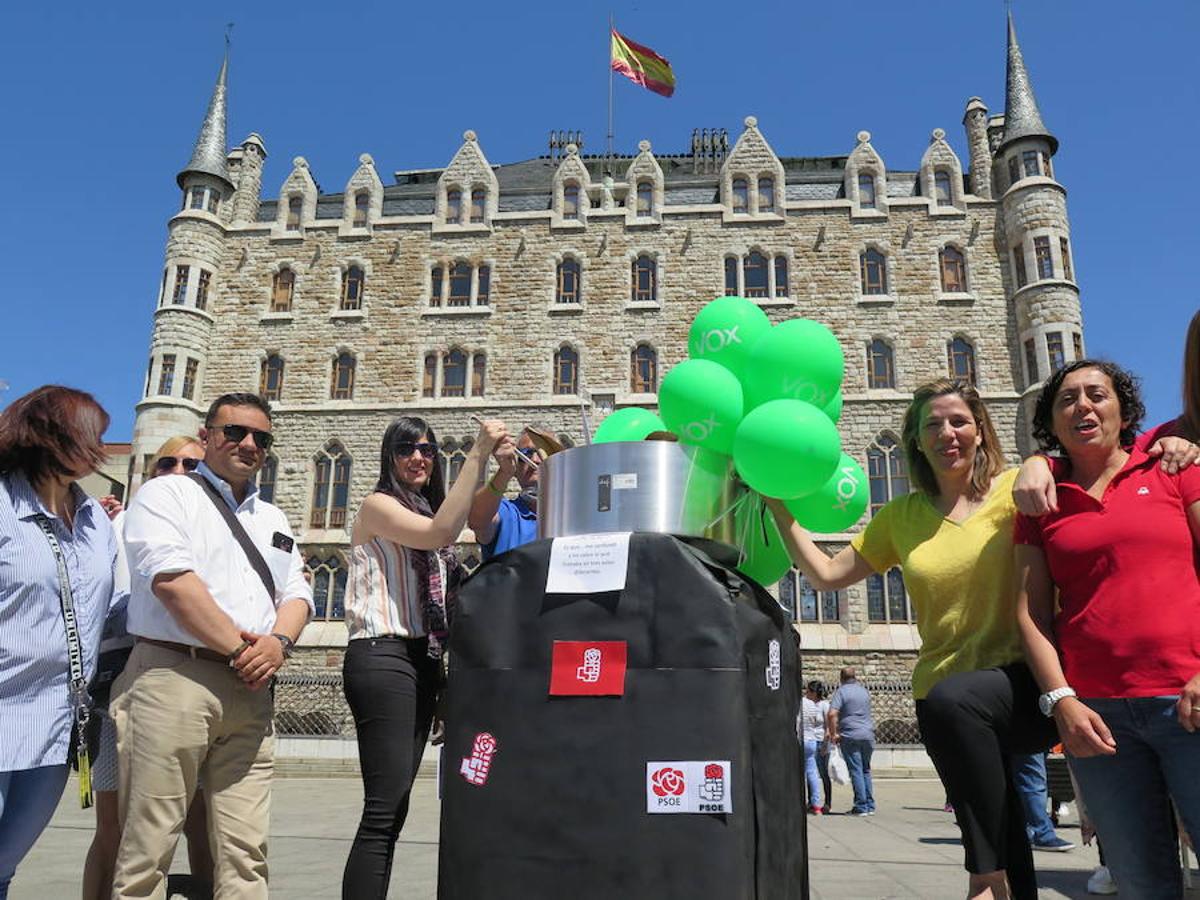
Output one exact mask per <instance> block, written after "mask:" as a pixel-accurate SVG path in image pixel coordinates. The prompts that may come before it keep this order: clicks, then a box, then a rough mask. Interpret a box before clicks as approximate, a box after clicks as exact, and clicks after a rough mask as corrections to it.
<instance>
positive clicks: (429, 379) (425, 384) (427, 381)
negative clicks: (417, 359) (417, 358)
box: [421, 353, 437, 397]
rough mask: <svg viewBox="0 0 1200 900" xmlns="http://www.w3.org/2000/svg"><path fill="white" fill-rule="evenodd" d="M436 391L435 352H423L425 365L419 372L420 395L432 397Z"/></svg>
mask: <svg viewBox="0 0 1200 900" xmlns="http://www.w3.org/2000/svg"><path fill="white" fill-rule="evenodd" d="M436 393H437V354H436V353H426V354H425V366H424V368H423V370H422V374H421V396H422V397H433V396H435V395H436Z"/></svg>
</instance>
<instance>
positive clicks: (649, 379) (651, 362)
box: [629, 344, 658, 394]
mask: <svg viewBox="0 0 1200 900" xmlns="http://www.w3.org/2000/svg"><path fill="white" fill-rule="evenodd" d="M629 390H630V392H631V393H634V394H654V393H657V392H658V354H657V353H656V352H655V351H654V348H653V347H651V346H650V345H649V344H638V345H637V346H636V347H634V348H633V353H631V354H630V358H629Z"/></svg>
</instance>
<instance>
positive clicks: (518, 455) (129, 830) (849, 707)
mask: <svg viewBox="0 0 1200 900" xmlns="http://www.w3.org/2000/svg"><path fill="white" fill-rule="evenodd" d="M1185 353H1186V356H1185V363H1184V411H1183V413H1182V415H1180V416H1179V417H1178V418H1177V419H1175V420H1173V421H1172V422H1169V423H1166V424H1164V425H1162V426H1160V427H1158V428H1155V429H1153V430H1152V431H1150V432H1149V433H1143V432H1142V430H1141V426H1142V418H1143V417H1144V414H1145V413H1144V407H1143V404H1142V400H1141V398H1140V396H1139V389H1138V383H1137V381H1136V379H1135V378H1134V377H1133V376H1131V375H1130V374H1129V373H1128V372H1126V371H1125V370H1124V369H1122V368H1121V367H1119V366H1117V365H1115V364H1113V363H1111V362H1107V361H1099V360H1088V359H1084V360H1078V361H1076V362H1074V363H1072V364H1070V365H1068V366H1065V367H1063V368H1061V369H1059V370H1058V371H1057V372H1055V373H1054V374H1053V375H1052V376H1051V377H1050V378H1049V379H1047V381H1046V382H1045V384H1044V385H1043V387H1042V389H1041V393H1040V395H1039V397H1038V400H1037V404H1036V409H1035V412H1034V417H1033V420H1034V421H1033V429H1034V435H1035V437H1036V439H1037V440H1038V442H1039V444H1040V447H1041V450H1042V453H1041V454H1039V455H1037V456H1034V457H1032V458H1031V459H1029V460H1027V461H1026V462H1025V463H1024V464H1023V465H1022V467H1021V468H1020V469H1019V470H1018V469H1016V468H1009V467H1008V466H1007V465H1006V462H1005V460H1006V454H1005V450H1004V448H1003V447H1002V446H1001V445H1000V442H999V440H998V438H997V434H996V429H995V427H994V426H993V424H992V420H991V417H990V416H989V413H988V409H987V407H986V405H985V404H984V402H983V400H982V399H981V397H980V395H979V393H978V392H977V391H976V389H975V388H974V387H973V386H972V385H971V384H970V383H968V382H965V381H960V380H939V381H935V382H932V383H930V384H927V385H924V386H922V387H921V388H919V389H918V390H917V391H916V392H915V394H914V397H913V401H912V403H911V405H910V406H909V409H908V411H907V413H906V415H905V417H904V422H903V429H902V433H903V446H904V453H905V457H906V461H907V464H908V471H909V473H910V476H911V478H912V481H913V484H914V487H915V489H914V490H913V491H912V492H911V493H909V494H906V495H904V496H901V497H897V498H896V499H894V500H892V501H891V502H889V503H888V504H886V505H885V506H884V507H883V508H882V509H880V510H879V511H878V512H876V514H875V515H874V516H873V517H872V518H871V520H870V521H869V522H868V524H867V526H866V528H865V529H864V530H863V531H861V532H860V533H859V534H857V535H855V537H854V538H853V540H852V541H851V542H850V545H849V546H848V547H846V548H845V549H843V550H841V551H840V552H838V553H837V554H835V555H833V556H829V555H827V554H826V553H825V552H824V551H823V550H822V549H821V548H820V547H819V546H818V545H817V543H816V542H815V541H814V540H813V538H812V536H811V535H809V534H808V533H807V532H806V531H805V530H804V529H803V528H801V527H800V526H799V525H797V524H796V523H795V521H794V520H793V519H792V518H791V516H790V514H789V513H788V512H787V510H786V508H785V507H784V506H783V504H782V503H780V502H777V501H769V503H770V505H771V508H772V510H773V513H774V515H775V517H776V520H777V522H778V524H779V525H780V529H781V531H782V533H783V534H784V537H785V541H786V543H787V545H788V549H789V551H790V553H791V555H792V558H793V560H794V562H795V564H796V565H797V567H798V568H799V569H800V570H801V571H802V572H803V573H804V574H805V576H807V578H808V579H809V581H810V583H811V584H812V585H813V586H814V587H815V588H816V589H818V590H833V589H839V588H842V587H846V586H848V585H850V584H853V583H855V582H857V581H860V580H862V579H864V578H866V577H868V576H869V575H871V574H873V573H881V572H886V571H888V570H889V569H891V568H892V567H894V566H899V567H900V568H901V570H902V572H903V575H904V579H905V584H906V587H907V590H908V593H909V596H910V598H911V602H912V605H913V609H914V611H915V617H916V625H917V628H918V630H919V632H920V636H921V641H922V645H921V650H920V652H919V655H918V659H917V662H916V665H915V668H914V671H913V679H912V683H913V695H914V698H915V700H916V713H917V719H918V723H919V727H920V731H921V736H922V740H923V742H924V744H925V747H926V749H927V751H928V753H929V756H930V758H931V760H932V761H933V764H934V766H935V768H936V769H937V772H938V775H939V776H940V778H941V780H942V782H943V784H944V786H945V789H946V793H947V804H948V808H950V807H952V808H953V813H954V815H955V817H956V819H957V822H958V825H959V827H960V829H961V832H962V839H963V846H964V850H965V865H966V869H967V871H968V873H969V874H968V886H967V894H968V897H972V898H975V897H992V898H1006V897H1014V898H1021V900H1024V898H1033V897H1036V894H1037V888H1036V878H1035V871H1034V864H1033V854H1032V849H1031V848H1032V847H1033V846H1038V845H1039V844H1043V843H1046V841H1048V840H1049V839H1048V838H1047V839H1042V838H1039V837H1038V830H1037V827H1035V823H1033V822H1031V821H1028V820H1027V819H1028V817H1027V815H1026V806H1027V805H1028V804H1027V803H1026V802H1023V800H1022V796H1021V794H1022V792H1021V790H1019V789H1018V788H1019V786H1020V785H1021V784H1022V783H1024V782H1027V781H1028V780H1029V778H1028V777H1023V776H1021V775H1020V774H1019V773H1020V772H1022V771H1029V770H1028V768H1027V767H1028V766H1030V765H1035V766H1036V762H1035V761H1036V760H1040V759H1042V755H1043V754H1044V752H1045V751H1046V750H1047V748H1049V747H1050V746H1051V745H1052V744H1053V743H1055V742H1057V741H1059V740H1061V741H1062V742H1063V744H1064V745H1065V749H1066V752H1067V754H1068V756H1069V757H1070V760H1071V767H1072V772H1073V775H1074V777H1075V779H1076V780H1077V783H1078V788H1079V791H1080V794H1081V796H1082V798H1084V800H1085V802H1086V806H1087V809H1088V811H1089V815H1090V817H1091V820H1092V822H1094V825H1095V829H1096V831H1097V833H1098V835H1099V836H1100V838H1101V839H1102V840H1103V841H1104V842H1105V844H1104V846H1105V851H1106V856H1107V862H1108V864H1109V865H1110V867H1111V870H1112V874H1113V877H1114V878H1115V879H1116V881H1117V883H1118V884H1119V885H1120V887H1121V889H1122V890H1123V891H1127V892H1128V893H1129V895H1131V896H1135V897H1139V898H1159V897H1163V898H1168V897H1171V898H1173V897H1180V896H1181V895H1182V886H1181V882H1180V878H1179V868H1178V864H1177V862H1176V859H1177V857H1176V856H1175V847H1176V841H1177V839H1178V837H1177V830H1176V829H1177V825H1176V822H1177V818H1178V821H1180V822H1182V827H1183V828H1184V829H1186V831H1187V832H1188V833H1190V834H1200V781H1198V780H1197V779H1196V778H1195V776H1194V771H1195V770H1196V769H1197V768H1198V767H1200V733H1198V730H1200V575H1198V574H1197V567H1198V565H1200V549H1198V548H1200V465H1198V464H1197V463H1198V462H1200V448H1198V447H1197V443H1198V442H1200V313H1198V314H1197V315H1196V316H1195V318H1193V320H1192V322H1191V325H1190V328H1189V330H1188V337H1187V343H1186V351H1185ZM107 425H108V416H107V414H106V413H105V411H104V410H103V409H102V408H101V407H100V406H99V404H97V403H96V401H95V400H94V399H93V398H92V397H91V396H90V395H88V394H86V393H83V392H81V391H77V390H73V389H70V388H64V387H56V386H49V387H43V388H39V389H37V390H35V391H33V392H31V393H29V394H27V395H25V396H23V397H20V398H18V399H17V400H15V401H14V402H13V403H11V404H10V405H9V406H8V407H7V408H6V409H5V410H4V411H3V412H0V661H2V663H3V664H2V667H0V716H2V719H3V722H4V725H5V727H4V729H3V730H2V731H0V900H4V898H5V897H6V896H7V893H8V886H9V883H10V882H11V880H12V878H13V876H14V873H15V871H16V869H17V865H18V864H19V863H20V861H21V859H22V858H23V857H24V856H25V855H26V853H27V852H28V851H29V850H30V848H31V847H32V846H33V844H34V842H35V841H36V840H37V838H38V836H39V834H40V833H41V832H42V830H43V829H44V828H45V826H46V825H47V823H48V822H49V820H50V817H51V815H52V814H53V811H54V809H55V807H56V805H57V803H58V800H59V798H60V796H61V794H62V792H63V790H64V787H65V785H66V784H67V781H68V774H69V770H70V768H71V766H72V765H75V766H76V767H77V768H78V769H79V773H80V778H79V783H80V789H81V793H82V796H83V797H84V798H85V799H88V798H90V797H91V796H92V795H93V793H94V797H95V808H96V832H95V837H94V840H93V842H92V846H91V848H90V850H89V853H88V857H87V861H86V869H85V877H84V885H83V890H84V896H85V898H105V897H109V896H115V897H163V896H164V895H165V890H166V878H167V870H168V868H169V866H170V864H171V860H172V858H173V856H174V853H175V849H176V844H177V842H178V837H179V835H180V834H181V833H184V834H186V835H187V836H188V847H189V857H190V864H191V867H192V872H193V874H194V875H195V876H197V877H198V878H200V879H201V880H205V881H209V882H211V884H212V885H213V886H214V890H215V892H216V893H217V894H218V895H219V896H222V897H247V898H250V897H265V896H266V894H267V852H266V848H267V825H268V811H269V803H270V785H271V776H272V770H273V748H274V730H273V728H272V718H273V691H272V689H271V686H272V681H273V678H274V676H275V675H276V673H277V672H279V671H280V669H281V668H282V667H283V666H284V665H285V664H286V662H287V659H288V658H289V657H290V656H291V654H292V650H293V648H294V646H295V644H296V641H297V640H298V639H299V637H300V633H301V631H302V630H303V628H304V626H305V624H306V623H307V621H308V619H309V617H310V615H311V614H312V611H313V599H312V590H311V588H310V586H309V584H308V581H307V579H306V576H305V571H304V567H303V563H302V560H301V556H300V552H299V548H298V547H297V545H296V541H295V537H294V534H293V532H292V530H291V528H290V526H289V524H288V522H287V519H286V517H285V516H284V514H283V513H282V512H281V511H280V510H279V509H278V508H277V507H275V506H273V505H272V504H270V503H267V502H265V501H263V500H262V499H261V498H260V497H259V496H258V492H257V487H256V483H255V480H256V476H257V473H258V471H259V469H260V468H261V467H262V465H263V463H264V462H265V460H266V456H267V452H268V451H269V449H270V447H271V444H272V441H273V439H274V435H273V432H272V420H271V409H270V406H269V405H268V404H267V402H266V401H264V400H263V399H262V398H260V397H259V396H257V395H255V394H249V393H230V394H224V395H222V396H220V397H218V398H217V399H216V400H215V401H214V402H213V404H212V406H211V407H210V408H209V410H208V413H207V415H206V417H205V420H204V427H203V428H202V429H201V430H200V433H199V434H198V435H196V436H181V437H178V438H173V439H171V440H169V441H167V442H166V443H165V444H164V445H163V446H162V447H161V448H160V450H159V452H158V454H157V455H156V456H155V458H154V460H153V462H152V472H151V478H150V480H149V481H147V483H146V484H145V485H144V486H143V487H142V488H141V490H140V491H139V492H138V494H137V496H136V498H135V499H134V500H133V502H132V503H131V504H130V506H129V508H128V509H127V510H122V509H120V507H119V504H115V505H114V504H101V503H100V502H98V501H97V500H95V499H93V498H90V497H88V496H87V495H86V494H85V493H84V492H83V491H82V490H81V489H80V488H79V486H78V485H77V484H76V482H77V481H78V480H79V479H81V478H83V477H84V476H86V475H88V474H89V473H91V472H93V471H95V470H96V469H97V468H98V466H99V465H100V464H101V463H102V462H103V460H104V445H103V441H102V436H103V434H104V431H105V429H106V428H107ZM544 431H545V429H541V428H538V427H536V426H531V427H528V428H526V429H524V430H522V431H521V432H520V433H518V434H512V433H510V432H509V431H508V429H507V427H506V426H505V425H504V423H502V422H500V421H486V422H481V423H480V428H479V433H478V436H477V438H476V440H475V442H474V444H473V445H472V447H471V450H470V452H469V453H468V454H467V456H466V459H465V461H464V462H463V465H462V469H461V471H460V473H459V476H458V478H457V480H456V481H455V483H454V485H453V486H452V487H451V488H450V489H449V490H447V489H446V486H445V473H444V472H443V470H442V463H441V457H440V456H439V453H438V449H439V448H438V444H437V436H436V434H435V433H434V430H433V428H432V427H431V426H430V425H429V424H428V423H427V422H425V421H424V420H422V419H420V418H416V417H411V416H402V417H400V418H398V419H396V420H395V421H394V422H393V423H392V424H391V425H390V426H389V427H388V429H387V431H386V432H385V434H384V435H383V439H382V443H381V447H380V468H379V477H378V480H377V481H376V484H375V487H374V490H373V491H372V492H371V493H370V494H369V495H368V496H367V497H365V498H364V499H363V501H362V503H361V505H360V507H359V511H358V515H357V518H356V520H355V521H354V524H353V528H352V531H351V535H350V544H351V549H350V561H349V575H348V578H347V587H346V595H345V607H346V622H347V627H348V637H349V641H348V646H347V649H346V653H345V659H344V686H345V693H346V699H347V702H348V704H349V706H350V709H351V712H352V714H353V716H354V721H355V726H356V730H357V740H358V749H359V759H360V764H361V770H362V779H363V787H364V802H363V809H362V815H361V820H360V823H359V826H358V830H357V833H356V834H355V837H354V842H353V845H352V847H351V850H350V853H349V858H348V859H347V862H346V867H345V872H344V876H343V895H344V896H346V897H354V898H361V897H372V896H378V897H382V896H384V895H386V892H387V886H388V883H389V880H390V876H391V865H392V858H393V853H394V849H395V844H396V841H397V839H398V836H399V834H400V831H401V829H402V827H403V825H404V821H405V817H406V815H407V811H408V805H409V797H410V793H411V790H412V785H413V779H414V777H415V775H416V771H417V766H418V764H419V762H420V758H421V754H422V750H423V747H424V746H425V743H426V741H427V739H428V738H429V736H430V733H431V731H434V730H436V729H437V727H438V723H437V717H438V696H439V692H440V690H441V688H442V686H443V679H444V671H445V670H444V654H445V651H446V648H447V641H448V638H449V632H450V628H449V623H450V619H451V616H452V613H453V608H454V602H455V595H456V591H457V587H458V584H459V582H460V581H461V579H462V577H463V575H464V572H463V570H462V567H461V565H460V563H459V562H458V558H457V556H456V555H455V553H454V546H453V545H454V542H455V541H456V539H457V537H458V535H459V533H460V531H461V530H462V528H463V527H464V525H468V524H469V525H470V527H471V528H472V529H473V530H474V532H475V535H476V537H477V538H478V540H479V543H480V545H481V546H482V548H483V552H484V556H485V558H490V557H491V556H493V555H496V554H500V553H504V552H506V551H507V550H510V549H512V548H513V547H516V546H519V545H521V544H522V543H525V542H528V541H530V540H532V539H534V537H536V531H537V528H536V521H537V504H538V493H537V486H538V475H539V471H540V463H541V461H542V460H543V459H544V458H545V448H544V447H543V446H541V445H540V444H539V442H538V440H537V439H536V438H537V437H538V436H539V435H541V434H544ZM489 459H494V460H495V463H496V468H495V471H494V474H493V475H492V476H491V478H490V479H488V480H486V481H485V480H484V479H485V475H486V474H487V469H488V465H489ZM514 480H515V481H516V486H517V488H518V495H517V496H516V498H515V499H510V498H509V497H508V496H506V495H507V493H508V492H509V490H510V488H511V486H512V482H513V481H514ZM55 635H59V636H62V637H61V638H60V637H54V636H55ZM840 682H841V683H840V685H839V687H838V689H837V690H836V691H835V692H834V694H833V695H832V697H830V698H828V699H827V698H826V696H825V689H824V686H823V685H822V684H821V683H820V682H810V683H809V684H808V685H807V689H806V691H805V696H804V699H803V704H802V707H801V709H800V710H799V711H798V731H799V734H798V737H799V738H800V740H801V741H802V742H803V745H804V761H805V762H804V765H805V772H806V776H807V777H806V782H807V785H808V798H807V802H808V805H809V808H810V811H811V812H813V813H814V814H820V813H823V812H829V810H830V807H831V802H832V798H831V795H832V783H831V779H830V777H829V767H830V764H831V757H840V758H841V759H842V760H844V762H845V765H846V767H847V770H848V776H849V781H850V783H851V786H852V790H853V806H852V808H851V813H852V814H854V815H860V816H870V815H873V814H874V812H875V799H874V796H873V788H872V781H871V754H872V751H873V748H874V725H873V722H872V718H871V711H870V698H869V694H868V692H867V691H866V689H865V688H864V686H863V685H862V684H860V683H859V681H858V679H857V676H856V672H855V671H854V670H853V669H850V668H847V669H844V670H843V671H842V672H841V676H840ZM1034 774H1036V773H1034ZM1042 779H1043V783H1044V769H1043V775H1042ZM1026 793H1027V792H1026ZM1043 812H1044V801H1043ZM1176 814H1177V815H1176ZM1048 849H1056V848H1054V847H1049V848H1048Z"/></svg>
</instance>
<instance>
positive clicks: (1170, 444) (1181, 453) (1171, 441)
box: [1146, 437, 1200, 475]
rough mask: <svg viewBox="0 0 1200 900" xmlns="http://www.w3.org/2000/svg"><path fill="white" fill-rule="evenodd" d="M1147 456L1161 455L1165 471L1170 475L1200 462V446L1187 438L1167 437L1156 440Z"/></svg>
mask: <svg viewBox="0 0 1200 900" xmlns="http://www.w3.org/2000/svg"><path fill="white" fill-rule="evenodd" d="M1146 455H1147V456H1161V457H1162V468H1163V471H1164V472H1166V473H1167V474H1168V475H1174V474H1175V473H1176V472H1179V471H1182V470H1183V469H1186V468H1187V467H1188V466H1190V465H1192V464H1194V463H1195V464H1200V447H1198V446H1196V445H1195V444H1193V443H1192V442H1191V441H1189V440H1187V439H1186V438H1181V437H1165V438H1160V439H1159V440H1157V441H1155V442H1154V445H1153V446H1151V448H1150V449H1149V450H1147V451H1146Z"/></svg>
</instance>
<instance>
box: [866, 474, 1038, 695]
mask: <svg viewBox="0 0 1200 900" xmlns="http://www.w3.org/2000/svg"><path fill="white" fill-rule="evenodd" d="M1016 477H1017V470H1016V469H1009V470H1008V471H1007V472H1002V473H1001V474H1000V475H998V476H996V478H995V479H994V480H993V482H992V489H991V491H990V492H989V493H988V496H987V498H986V499H985V500H984V501H983V504H982V505H981V506H980V507H979V509H977V510H976V511H975V512H974V513H972V514H971V516H970V517H969V518H967V519H966V520H965V521H963V522H953V521H951V520H950V519H948V518H946V517H945V516H943V515H942V514H941V513H939V512H938V511H937V509H935V508H934V506H933V503H931V502H930V500H929V498H928V497H927V496H925V494H923V493H920V492H913V493H911V494H905V495H904V496H903V497H897V498H896V499H895V500H892V501H891V502H890V503H888V504H887V505H886V506H884V507H883V509H881V510H879V512H878V513H876V514H875V517H874V518H873V519H871V521H870V522H869V523H868V524H867V527H866V528H865V529H864V530H863V531H862V532H860V533H859V534H856V535H855V536H854V538H853V540H851V542H850V546H852V547H853V548H854V549H855V550H857V551H858V554H859V555H860V556H861V557H862V558H863V559H865V560H866V561H867V562H868V563H869V564H870V565H871V568H873V569H874V570H875V571H876V572H886V571H887V570H888V569H890V568H892V567H893V566H896V565H899V566H900V568H901V571H902V572H903V573H904V585H905V587H906V588H907V590H908V597H909V602H910V603H911V604H912V607H913V612H914V613H915V615H916V618H917V631H918V632H920V635H921V652H920V654H919V655H918V657H917V665H916V667H915V668H914V669H913V679H912V682H913V696H914V697H916V698H917V699H918V700H920V699H921V698H922V697H924V696H925V695H926V694H928V693H929V690H930V688H932V687H933V686H934V685H935V684H937V683H938V682H939V681H941V680H942V679H943V678H945V677H946V676H947V675H951V674H953V673H955V672H971V671H975V670H976V669H987V668H990V667H992V666H1000V665H1004V664H1005V663H1010V662H1013V661H1014V660H1018V659H1021V657H1022V655H1023V654H1022V650H1021V640H1020V637H1019V635H1018V633H1017V617H1016V588H1015V584H1014V582H1013V541H1012V532H1013V519H1014V517H1015V516H1016V512H1017V510H1016V506H1015V505H1014V503H1013V499H1012V486H1013V481H1014V480H1015V479H1016Z"/></svg>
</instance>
